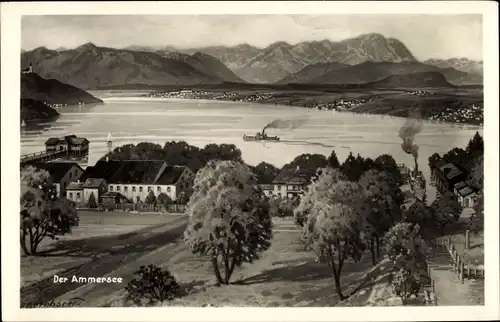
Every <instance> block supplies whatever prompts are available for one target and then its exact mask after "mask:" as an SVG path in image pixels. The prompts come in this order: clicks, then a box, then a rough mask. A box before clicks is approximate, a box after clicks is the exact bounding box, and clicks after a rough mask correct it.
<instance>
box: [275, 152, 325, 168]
mask: <svg viewBox="0 0 500 322" xmlns="http://www.w3.org/2000/svg"><path fill="white" fill-rule="evenodd" d="M327 165H328V162H327V161H326V158H325V156H324V155H322V154H309V153H305V154H301V155H299V156H297V157H296V158H295V159H293V161H292V162H290V163H288V164H285V165H284V166H283V169H296V168H297V167H299V168H301V169H319V168H325V167H326V166H327Z"/></svg>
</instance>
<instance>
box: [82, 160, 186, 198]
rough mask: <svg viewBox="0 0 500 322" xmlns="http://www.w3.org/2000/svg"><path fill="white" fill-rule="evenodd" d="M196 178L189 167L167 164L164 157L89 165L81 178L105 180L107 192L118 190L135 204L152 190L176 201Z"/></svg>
mask: <svg viewBox="0 0 500 322" xmlns="http://www.w3.org/2000/svg"><path fill="white" fill-rule="evenodd" d="M194 177H195V174H194V173H193V171H191V170H190V169H189V168H188V167H185V166H177V165H168V164H167V163H166V162H165V161H161V160H158V161H149V160H121V161H109V160H108V161H99V162H97V163H96V164H95V165H94V166H93V167H88V168H87V169H86V170H85V172H84V173H83V175H82V180H86V179H87V178H94V179H104V180H105V181H106V183H107V191H109V192H116V193H119V194H120V195H122V196H124V197H125V198H127V199H128V200H129V201H130V202H134V203H136V202H144V201H145V200H146V197H147V196H148V195H149V194H150V193H153V194H154V195H155V197H158V196H159V195H160V194H162V193H164V194H166V195H167V196H168V197H170V199H172V200H173V201H175V200H176V199H177V198H178V197H179V195H180V194H181V193H182V192H188V191H189V190H190V189H192V187H193V181H194Z"/></svg>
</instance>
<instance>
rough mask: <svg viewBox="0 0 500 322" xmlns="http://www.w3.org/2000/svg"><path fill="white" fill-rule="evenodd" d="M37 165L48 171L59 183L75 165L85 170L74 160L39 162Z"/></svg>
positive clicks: (54, 180) (55, 181)
mask: <svg viewBox="0 0 500 322" xmlns="http://www.w3.org/2000/svg"><path fill="white" fill-rule="evenodd" d="M35 167H37V168H39V169H42V170H45V171H47V172H48V173H49V174H50V176H51V177H52V180H53V182H54V183H59V182H60V181H61V179H62V178H63V177H64V176H65V175H66V174H67V173H68V171H69V170H70V169H72V168H73V167H77V168H79V169H80V170H82V171H83V169H82V168H81V167H80V166H79V165H78V164H76V163H72V162H49V163H37V164H36V165H35Z"/></svg>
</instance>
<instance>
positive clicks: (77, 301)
mask: <svg viewBox="0 0 500 322" xmlns="http://www.w3.org/2000/svg"><path fill="white" fill-rule="evenodd" d="M82 302H85V300H84V299H82V298H80V297H73V298H70V299H69V300H68V301H54V300H51V301H48V302H27V303H22V304H21V308H27V309H35V308H52V307H76V306H81V304H82Z"/></svg>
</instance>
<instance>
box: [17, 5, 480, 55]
mask: <svg viewBox="0 0 500 322" xmlns="http://www.w3.org/2000/svg"><path fill="white" fill-rule="evenodd" d="M21 28H22V33H21V46H22V49H24V50H31V49H34V48H36V47H40V46H45V47H47V48H50V49H57V48H60V47H64V48H75V47H78V46H79V45H82V44H84V43H87V42H92V43H94V44H95V45H97V46H106V47H114V48H123V47H127V46H130V45H139V46H154V47H159V46H161V47H162V46H174V47H177V48H199V47H206V46H214V45H217V46H219V45H223V46H234V45H238V44H243V43H247V44H249V45H253V46H256V47H261V48H263V47H265V46H267V45H269V44H271V43H273V42H276V41H286V42H288V43H290V44H295V43H298V42H301V41H312V40H324V39H329V40H331V41H340V40H343V39H347V38H350V37H354V36H357V35H360V34H366V33H372V32H375V33H380V34H382V35H384V36H386V37H393V38H397V39H399V40H400V41H402V42H403V43H404V44H405V45H406V46H407V47H408V49H409V50H410V51H411V52H412V53H413V55H414V56H415V57H416V58H417V59H419V60H425V59H428V58H444V59H446V58H452V57H467V58H470V59H476V60H482V51H483V44H482V38H483V37H482V17H481V15H437V14H434V15H409V14H406V15H405V14H397V15H321V16H317V15H315V16H313V15H205V16H202V15H171V16H167V15H148V16H146V15H141V16H139V15H130V16H118V15H101V16H99V15H92V16H90V15H89V16H75V15H73V16H69V15H59V16H55V15H54V16H23V18H22V23H21Z"/></svg>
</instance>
